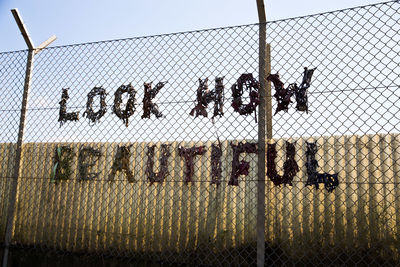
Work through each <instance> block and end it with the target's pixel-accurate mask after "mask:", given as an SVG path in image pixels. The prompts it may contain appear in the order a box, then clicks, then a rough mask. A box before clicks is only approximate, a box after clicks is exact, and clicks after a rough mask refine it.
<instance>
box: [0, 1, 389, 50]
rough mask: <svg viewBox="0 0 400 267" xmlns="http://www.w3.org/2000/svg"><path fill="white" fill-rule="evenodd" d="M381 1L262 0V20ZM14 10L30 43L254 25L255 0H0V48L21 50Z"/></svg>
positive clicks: (22, 45) (21, 45) (126, 36)
mask: <svg viewBox="0 0 400 267" xmlns="http://www.w3.org/2000/svg"><path fill="white" fill-rule="evenodd" d="M379 2H383V1H382V0H335V1H332V0H302V1H299V0H279V1H278V0H271V1H269V0H265V1H264V3H265V5H266V13H267V19H268V20H277V19H282V18H289V17H294V16H303V15H309V14H314V13H320V12H325V11H332V10H336V9H343V8H349V7H354V6H360V5H366V4H374V3H379ZM12 8H18V9H19V11H20V13H21V15H22V18H23V20H24V22H25V23H26V25H27V28H28V31H29V33H30V35H31V37H32V40H33V42H34V44H35V45H39V44H40V43H41V42H43V41H45V40H46V39H47V38H48V37H50V36H51V35H56V36H57V38H58V39H57V40H56V41H55V42H54V43H53V44H52V45H67V44H74V43H84V42H91V41H101V40H109V39H119V38H128V37H135V36H145V35H154V34H161V33H171V32H180V31H190V30H198V29H205V28H215V27H222V26H234V25H241V24H250V23H256V22H257V21H258V17H257V6H256V0H168V1H167V0H164V1H162V0H141V1H138V0H136V1H133V0H130V1H129V0H113V1H110V0H68V1H60V0H34V1H33V0H0V52H5V51H14V50H22V49H26V45H25V43H24V41H23V38H22V36H20V33H19V30H18V27H17V25H16V23H15V21H14V18H13V17H12V14H11V12H10V9H12Z"/></svg>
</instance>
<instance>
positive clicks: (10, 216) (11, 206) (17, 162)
mask: <svg viewBox="0 0 400 267" xmlns="http://www.w3.org/2000/svg"><path fill="white" fill-rule="evenodd" d="M11 12H12V14H13V16H14V19H15V21H16V23H17V25H18V27H19V29H20V31H21V34H22V36H23V37H24V40H25V42H26V44H27V46H28V49H29V52H28V58H27V63H26V72H25V82H24V92H23V96H22V104H21V115H20V120H19V130H18V140H17V147H16V153H15V159H14V168H13V176H12V182H11V189H10V192H9V201H8V213H7V225H6V233H5V237H4V254H3V267H6V266H7V264H8V252H9V248H10V243H11V238H12V232H13V228H14V215H15V202H16V199H17V187H18V177H19V172H20V167H21V158H22V144H23V141H24V130H25V118H26V110H27V107H28V97H29V87H30V84H31V76H32V70H33V60H34V56H35V54H37V53H39V52H40V51H41V50H42V49H43V48H45V47H46V46H48V45H49V44H50V43H52V42H53V41H54V40H55V39H56V37H55V36H52V37H50V38H49V39H48V40H47V41H45V42H43V43H42V44H41V45H39V46H38V47H37V48H35V47H34V44H33V42H32V40H31V38H30V36H29V33H28V31H27V30H26V27H25V25H24V22H23V21H22V18H21V16H20V14H19V12H18V10H17V9H12V10H11Z"/></svg>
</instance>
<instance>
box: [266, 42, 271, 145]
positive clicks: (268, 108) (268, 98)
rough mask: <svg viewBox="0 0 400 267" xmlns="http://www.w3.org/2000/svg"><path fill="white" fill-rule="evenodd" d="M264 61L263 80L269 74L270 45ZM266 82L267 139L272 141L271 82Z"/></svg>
mask: <svg viewBox="0 0 400 267" xmlns="http://www.w3.org/2000/svg"><path fill="white" fill-rule="evenodd" d="M265 53H266V59H265V61H266V62H265V78H266V77H268V75H270V74H271V45H270V44H267V51H266V52H265ZM265 82H266V117H267V139H268V141H269V140H271V139H272V93H271V82H270V81H265Z"/></svg>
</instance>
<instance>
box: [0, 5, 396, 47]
mask: <svg viewBox="0 0 400 267" xmlns="http://www.w3.org/2000/svg"><path fill="white" fill-rule="evenodd" d="M395 2H397V3H400V0H391V1H384V2H379V3H375V4H369V5H363V6H356V7H350V8H344V9H337V10H332V11H326V12H320V13H315V14H310V15H304V16H296V17H291V18H284V19H277V20H272V21H267V22H266V24H267V25H268V24H272V23H278V22H284V21H290V20H298V19H304V18H312V17H316V16H325V15H328V14H334V13H339V12H347V11H350V10H355V9H360V8H369V7H374V6H379V5H385V4H390V3H395ZM259 24H262V23H250V24H242V25H234V26H224V27H216V28H208V29H199V30H190V31H181V32H172V33H162V34H155V35H147V36H134V37H128V38H122V39H109V40H101V41H93V42H85V43H76V44H68V45H56V46H51V47H46V48H44V49H43V50H49V49H57V48H65V47H74V46H83V45H93V44H101V43H111V42H121V41H129V40H135V39H147V38H156V37H166V36H173V35H178V34H191V33H199V32H207V31H215V30H226V29H232V28H242V27H249V26H255V25H259ZM23 51H28V49H22V50H16V51H5V52H0V54H11V53H18V52H23Z"/></svg>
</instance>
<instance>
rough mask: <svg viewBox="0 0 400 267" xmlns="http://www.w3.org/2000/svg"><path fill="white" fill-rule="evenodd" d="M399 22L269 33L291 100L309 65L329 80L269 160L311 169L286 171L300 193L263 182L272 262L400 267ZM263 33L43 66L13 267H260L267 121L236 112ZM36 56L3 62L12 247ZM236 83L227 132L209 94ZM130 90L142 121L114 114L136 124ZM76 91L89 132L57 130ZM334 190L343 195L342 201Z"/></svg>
mask: <svg viewBox="0 0 400 267" xmlns="http://www.w3.org/2000/svg"><path fill="white" fill-rule="evenodd" d="M398 10H399V3H398V2H397V1H392V2H387V3H381V4H376V5H371V6H365V7H358V8H352V9H347V10H342V11H335V12H329V13H323V14H318V15H313V16H306V17H300V18H294V19H285V20H280V21H273V22H268V23H267V43H269V44H270V46H271V55H270V61H271V66H272V71H271V72H272V73H273V74H275V73H279V75H280V79H281V80H282V81H283V82H284V87H285V88H287V87H288V85H289V84H291V83H295V82H296V83H297V84H300V83H301V81H302V77H303V68H304V67H308V68H316V70H315V71H314V74H313V77H312V80H311V85H310V87H309V89H308V103H309V106H308V113H306V112H299V111H296V108H295V106H296V101H295V98H294V96H292V100H293V103H292V104H290V105H289V108H288V112H284V111H280V112H278V113H277V114H276V115H273V117H272V125H273V129H272V133H273V139H272V140H268V144H269V145H267V149H266V151H267V158H269V159H267V161H268V162H270V163H271V162H272V163H273V164H274V165H275V167H276V173H275V174H274V175H276V177H278V178H279V175H281V176H282V175H283V174H284V172H283V169H284V168H285V162H288V158H290V157H291V156H293V159H294V161H295V162H296V163H297V165H298V171H295V168H294V167H293V166H292V167H290V166H289V167H287V168H288V169H287V170H288V172H290V171H292V172H293V171H294V172H295V176H294V177H292V178H293V181H291V185H280V186H276V185H274V183H273V182H272V181H271V177H267V176H266V177H265V180H266V198H265V199H266V210H265V227H266V231H265V244H266V251H265V263H266V264H268V265H270V264H274V265H308V264H313V265H322V264H323V265H353V264H354V265H355V264H359V265H366V264H374V265H390V264H392V265H396V264H397V263H398V261H399V253H400V252H399V250H398V248H399V247H400V243H399V242H400V241H399V240H400V236H399V234H400V221H399V220H400V216H399V214H398V210H399V207H400V197H399V189H398V184H399V182H400V181H399V174H398V171H399V167H400V166H399V164H398V160H397V159H398V158H399V157H400V154H399V151H398V149H399V142H400V139H399V138H400V136H399V135H398V133H399V126H398V125H399V119H398V116H397V113H398V112H399V108H398V107H397V105H396V103H397V102H398V98H399V97H400V95H399V93H398V88H399V86H400V67H399V54H400V45H399V41H400V39H399V38H400V37H399V34H398V32H400V25H399V23H398V21H400V13H399V12H398ZM258 33H259V25H258V24H254V25H244V26H235V27H228V28H219V29H211V30H202V31H194V32H184V33H177V34H167V35H159V36H149V37H137V38H130V39H123V40H115V41H104V42H96V43H86V44H78V45H70V46H60V47H52V48H46V49H43V50H42V51H41V52H40V53H38V54H37V55H35V58H34V71H33V76H32V80H31V86H30V95H29V105H28V109H27V118H26V128H25V136H24V144H23V150H22V162H21V170H20V173H19V177H18V188H17V196H16V206H15V209H16V213H15V220H14V224H13V226H14V227H13V229H12V233H13V234H12V243H11V258H10V261H11V262H13V261H14V262H17V263H19V264H23V263H25V264H28V263H31V262H33V261H36V260H37V258H38V257H37V256H38V255H40V256H45V257H46V258H47V259H48V262H50V261H51V259H54V260H55V261H62V262H66V263H68V264H83V263H86V264H87V263H101V264H106V265H107V264H113V263H114V261H117V262H119V263H122V262H126V263H132V264H139V263H149V262H156V263H160V264H165V265H168V264H170V265H176V264H182V265H188V264H195V265H203V266H219V265H229V264H231V265H232V264H233V265H244V266H245V265H255V264H256V252H257V245H256V241H257V235H256V232H257V231H256V230H257V225H256V219H257V218H256V217H257V182H258V178H257V153H256V150H254V148H256V146H257V145H256V144H257V139H258V136H257V135H258V130H257V129H258V128H257V127H258V122H257V120H256V118H257V117H256V116H255V114H254V113H251V114H249V115H240V114H239V113H238V112H235V111H234V108H233V107H232V103H233V97H232V92H231V87H232V86H233V85H234V84H235V83H237V82H238V79H239V77H240V76H241V75H242V74H245V73H252V74H253V76H254V78H255V79H256V80H258V79H259V74H258V66H259V60H258V49H259V47H258V45H259V43H258V41H259V39H258V38H259V35H258ZM27 54H28V53H27V51H19V52H11V53H0V64H1V72H0V89H1V90H0V92H1V93H0V94H1V98H0V103H1V107H2V108H1V109H0V123H1V125H2V129H3V131H0V140H1V147H0V151H1V152H0V153H1V165H0V173H1V178H2V179H1V182H0V192H1V195H0V197H1V220H0V226H1V229H0V230H1V232H0V233H1V235H2V236H1V237H2V240H3V239H4V236H3V234H4V232H5V225H6V218H7V207H8V199H9V194H8V192H9V187H10V184H11V180H12V179H15V178H16V177H13V174H12V170H13V164H14V162H13V159H14V157H15V149H16V148H15V147H16V146H15V143H16V140H17V136H18V123H19V116H20V113H21V108H20V105H21V104H20V103H21V99H22V88H23V86H24V78H25V67H26V58H27ZM221 77H222V78H223V85H224V90H223V92H224V94H223V95H222V100H223V104H222V107H223V113H224V114H223V115H222V116H216V117H215V118H213V119H212V116H213V111H214V104H215V101H209V100H208V102H209V103H208V106H207V107H206V111H207V113H208V117H207V118H206V117H204V116H202V115H200V116H198V117H196V116H191V115H190V112H191V110H192V109H194V108H195V107H196V105H197V104H198V103H199V102H198V99H196V96H197V94H198V88H199V79H206V78H208V82H207V85H208V89H209V91H213V90H215V88H216V85H217V82H216V79H217V78H221ZM150 82H152V89H154V88H155V87H156V85H157V84H158V83H159V82H166V83H165V85H164V86H163V87H162V88H161V89H160V90H159V92H158V93H157V94H156V95H155V97H154V99H153V98H152V97H153V96H154V95H153V96H152V97H151V99H152V102H153V103H154V104H156V106H152V107H153V108H155V109H157V110H158V111H159V112H160V113H161V114H162V115H163V116H162V117H160V116H159V118H157V117H158V116H156V115H155V114H156V112H155V113H151V112H150V118H142V115H143V114H144V113H145V110H144V109H143V107H144V104H143V103H142V101H143V99H144V98H145V89H144V83H150ZM122 85H125V87H123V88H128V85H131V86H132V87H133V88H134V90H135V92H136V93H135V95H134V98H135V101H134V102H132V103H133V105H131V104H127V103H128V93H123V94H122V98H121V100H122V104H121V105H120V106H119V104H118V105H117V106H118V107H120V109H121V110H122V111H123V110H125V109H129V108H132V109H133V110H134V113H133V115H131V114H129V115H131V116H129V119H128V120H122V119H121V118H119V117H118V116H117V115H116V111H115V110H116V106H115V98H116V95H115V93H116V91H117V90H118V88H120V87H121V86H122ZM93 88H102V89H104V90H105V93H106V94H105V95H103V97H104V101H103V102H102V101H101V99H100V96H99V94H100V92H102V91H101V90H95V91H93V92H97V94H96V93H94V94H93V95H92V96H93V103H92V105H87V102H88V96H90V95H91V94H90V92H91V90H92V89H93ZM63 89H68V91H67V93H68V97H67V98H64V99H65V100H66V101H65V103H66V111H65V112H67V113H71V112H76V113H77V112H79V120H68V119H65V120H63V121H61V123H60V121H59V118H60V101H61V102H62V95H63ZM215 92H216V91H214V95H215ZM203 93H204V92H203ZM274 93H275V88H274V86H272V94H274ZM210 95H212V94H211V93H210ZM204 99H206V98H204ZM204 99H203V100H204ZM89 100H90V99H89ZM131 101H132V99H131ZM204 101H205V102H207V101H206V100H204ZM243 102H244V104H247V103H249V102H250V97H249V93H248V92H247V91H246V92H244V94H243ZM203 103H204V102H203ZM147 104H148V103H147ZM88 107H91V109H89V110H88V109H87V108H88ZM275 109H276V101H275V98H273V96H272V113H273V114H274V113H275ZM153 111H154V109H153ZM85 112H86V113H85ZM90 112H92V113H96V112H97V113H96V114H97V115H96V116H97V119H94V120H91V119H90V118H95V117H96V116H94V117H90ZM88 113H89V114H88ZM128 113H129V112H128ZM103 114H104V115H103ZM121 114H122V113H121ZM64 115H65V113H64ZM92 115H93V114H92ZM72 117H73V116H71V117H70V118H72ZM64 118H66V117H64ZM287 142H289V146H290V143H294V151H295V152H294V154H293V155H290V153H291V152H289V150H286V147H287V146H288V143H287ZM271 144H276V156H275V157H273V153H272V154H271V153H269V152H268V151H270V150H269V148H271V147H272V146H271ZM310 144H315V152H313V150H312V145H310ZM286 151H288V153H286ZM272 157H273V158H272ZM313 157H314V159H315V161H316V162H317V163H316V164H317V165H315V164H314V163H313V164H314V165H313V166H314V167H315V168H314V169H313V168H312V167H310V166H311V165H310V163H311V161H312V160H313ZM271 159H272V161H271ZM267 166H273V165H268V164H267ZM285 170H286V169H285ZM312 171H314V172H313V173H312ZM267 173H268V170H267ZM333 174H337V178H338V183H339V184H338V185H334V186H333V189H332V190H329V191H332V192H329V191H328V190H327V188H329V187H325V184H326V181H328V179H331V178H332V177H331V176H329V175H333ZM312 175H316V176H315V177H319V178H318V179H317V180H310V177H312ZM318 175H319V176H318ZM283 176H284V175H283ZM236 177H238V180H237V181H238V185H235V179H236ZM332 179H333V178H332ZM332 181H333V180H332ZM307 184H309V185H307ZM333 184H334V183H333ZM317 187H318V189H317ZM39 258H40V257H39Z"/></svg>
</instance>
